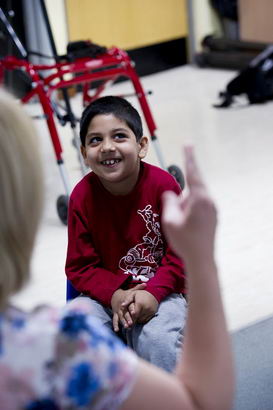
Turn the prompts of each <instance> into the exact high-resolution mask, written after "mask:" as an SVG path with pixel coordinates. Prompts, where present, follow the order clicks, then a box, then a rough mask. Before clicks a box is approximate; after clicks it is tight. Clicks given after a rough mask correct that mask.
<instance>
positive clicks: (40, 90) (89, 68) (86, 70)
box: [0, 1, 184, 224]
mask: <svg viewBox="0 0 273 410" xmlns="http://www.w3.org/2000/svg"><path fill="white" fill-rule="evenodd" d="M41 6H42V10H43V13H44V17H45V21H46V25H47V29H48V33H49V37H50V41H51V45H52V50H53V54H54V57H53V59H55V61H56V62H55V63H54V64H32V63H30V62H29V61H28V59H27V57H28V56H29V55H30V54H36V55H40V56H43V55H41V54H40V53H37V52H27V50H26V49H25V48H24V46H23V45H22V43H21V42H20V40H19V38H18V36H17V35H16V33H15V32H14V30H13V28H12V26H11V25H10V23H9V21H8V20H7V18H6V16H5V14H4V12H3V11H2V9H1V8H0V21H2V23H3V24H4V26H5V29H6V31H7V32H8V34H9V36H10V38H11V39H12V41H13V42H14V44H15V45H16V47H17V49H18V50H19V52H20V54H21V56H22V58H17V57H14V56H6V57H4V58H2V59H1V60H0V83H3V82H4V72H5V70H18V69H19V70H22V71H23V72H24V73H25V74H26V75H27V76H28V77H29V79H30V81H31V87H32V88H31V90H30V91H29V92H27V93H26V95H25V96H24V97H23V98H21V101H22V103H27V102H29V101H30V100H31V99H32V98H33V97H35V96H36V97H38V99H39V102H40V104H41V106H42V109H43V112H44V118H45V119H46V122H47V126H48V130H49V134H50V138H51V141H52V144H53V148H54V152H55V157H56V162H57V166H58V168H59V171H60V176H61V179H62V182H63V185H64V190H65V195H61V196H59V197H58V199H57V204H56V205H57V213H58V215H59V218H60V219H61V221H62V222H63V223H64V224H66V223H67V208H68V198H69V195H70V192H71V188H70V184H69V178H68V174H67V171H66V168H65V164H64V161H63V158H62V152H63V150H62V146H61V143H60V139H59V135H58V131H57V127H56V123H55V117H56V118H57V119H58V120H59V122H60V123H61V125H65V124H66V123H67V122H70V125H71V129H72V131H73V133H74V138H73V141H74V142H75V143H76V147H77V149H78V150H79V152H80V141H79V137H78V135H77V133H76V130H75V128H76V122H77V120H76V118H75V116H74V114H73V112H72V109H71V105H70V101H69V98H68V94H67V87H70V86H73V85H78V84H80V85H82V87H83V92H82V95H83V105H86V104H88V103H89V102H91V101H93V100H95V99H96V98H98V97H99V96H100V94H101V93H102V92H103V91H104V89H105V88H106V86H108V85H110V84H112V83H113V82H114V81H116V80H117V79H118V78H119V77H121V76H122V77H126V78H128V79H129V80H130V81H131V82H132V84H133V87H134V90H135V95H136V97H137V98H138V100H139V103H140V106H141V109H142V111H143V115H144V118H145V121H146V123H147V127H148V130H149V133H150V138H151V141H152V142H153V145H154V148H155V151H156V154H157V157H158V160H159V164H160V166H161V167H162V168H163V169H166V170H168V172H169V173H171V174H172V175H173V176H174V177H175V178H176V179H177V181H178V183H179V184H180V185H181V187H182V188H183V187H184V178H183V174H182V172H181V170H180V169H179V168H178V167H177V166H176V165H171V166H169V167H166V165H165V162H164V159H163V156H162V154H161V151H160V147H159V143H158V140H157V137H156V135H155V130H156V125H155V122H154V119H153V115H152V113H151V110H150V107H149V105H148V101H147V99H146V95H145V92H144V90H143V87H142V85H141V82H140V80H139V77H138V75H137V73H136V70H135V68H134V63H133V61H131V59H130V57H129V56H128V54H127V53H126V52H125V51H124V50H121V49H119V48H117V47H112V48H110V49H107V50H106V51H105V52H104V53H102V54H100V55H98V56H97V57H96V58H90V57H84V58H79V59H76V60H74V61H69V57H68V56H67V55H65V56H58V55H57V52H56V47H55V44H54V39H53V36H52V32H51V29H50V25H49V20H48V16H47V13H46V8H45V5H44V2H43V1H41ZM44 57H48V56H44ZM51 58H52V57H51ZM48 70H50V74H48V73H47V71H48ZM71 73H72V74H76V75H75V76H73V77H72V78H70V79H66V78H65V75H66V74H71ZM98 80H99V86H97V87H96V88H95V89H94V90H93V95H91V94H90V86H91V85H92V84H93V85H94V82H97V81H98ZM58 89H61V90H62V92H63V96H64V101H65V105H66V108H65V110H66V114H65V115H61V113H60V111H59V108H58V105H57V104H56V102H55V101H54V100H53V97H52V93H53V92H54V91H55V90H58ZM79 158H80V159H81V155H79ZM81 168H82V172H83V173H84V164H83V162H81Z"/></svg>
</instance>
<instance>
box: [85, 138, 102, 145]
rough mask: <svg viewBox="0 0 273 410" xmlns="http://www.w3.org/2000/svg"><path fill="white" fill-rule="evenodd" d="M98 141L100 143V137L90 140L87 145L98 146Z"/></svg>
mask: <svg viewBox="0 0 273 410" xmlns="http://www.w3.org/2000/svg"><path fill="white" fill-rule="evenodd" d="M100 141H101V137H93V138H90V140H89V142H88V144H89V145H96V144H98V143H99V142H100Z"/></svg>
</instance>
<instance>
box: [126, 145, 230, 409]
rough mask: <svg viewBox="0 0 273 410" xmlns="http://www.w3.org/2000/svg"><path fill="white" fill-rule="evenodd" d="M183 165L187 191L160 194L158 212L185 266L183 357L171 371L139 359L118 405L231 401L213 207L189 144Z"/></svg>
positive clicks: (209, 405) (217, 405)
mask: <svg viewBox="0 0 273 410" xmlns="http://www.w3.org/2000/svg"><path fill="white" fill-rule="evenodd" d="M186 169H187V182H188V186H189V191H190V192H189V195H188V197H187V198H185V199H182V198H181V197H176V196H175V195H174V194H172V193H168V194H165V196H164V202H165V207H164V212H163V225H164V228H165V232H166V235H167V237H168V239H169V241H170V244H171V246H172V247H173V249H174V250H175V251H176V252H177V254H178V255H181V256H182V252H183V257H184V260H185V264H186V267H187V272H188V289H189V311H188V319H187V327H186V336H185V344H184V352H183V360H182V361H181V362H179V363H178V364H177V369H176V373H175V375H173V376H169V375H167V374H166V373H164V372H163V371H160V370H159V369H155V368H154V367H153V366H151V365H148V364H146V363H144V362H141V364H140V368H139V373H138V376H137V382H136V384H135V386H134V388H133V391H132V393H131V395H130V396H129V398H128V399H127V401H126V402H125V403H124V405H123V407H122V409H123V410H127V409H130V410H134V409H139V408H141V409H142V410H146V409H150V408H157V409H158V410H161V409H162V410H163V409H166V408H171V409H183V408H184V409H199V410H200V409H204V410H205V409H206V410H219V409H221V410H225V409H230V408H231V406H232V398H233V391H234V375H233V366H232V354H231V348H230V341H229V337H228V332H227V328H226V322H225V317H224V311H223V305H222V301H221V295H220V290H219V282H218V278H217V268H216V264H215V261H214V236H215V227H216V210H215V207H214V204H213V203H212V201H211V199H210V198H209V196H208V194H207V191H206V188H205V186H204V184H203V182H202V180H201V177H200V174H199V171H198V169H197V167H196V165H195V162H194V158H193V154H192V151H191V150H190V149H189V148H188V149H187V150H186Z"/></svg>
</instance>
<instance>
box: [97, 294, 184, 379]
mask: <svg viewBox="0 0 273 410" xmlns="http://www.w3.org/2000/svg"><path fill="white" fill-rule="evenodd" d="M91 300H92V305H93V309H94V316H96V317H97V318H98V319H99V320H100V321H101V322H102V323H103V324H104V325H105V326H107V327H108V328H109V329H110V330H112V331H113V326H112V317H113V313H112V310H111V309H110V308H106V307H104V306H102V305H101V304H100V303H99V302H97V301H96V300H93V299H91ZM186 314H187V302H186V300H185V298H184V297H183V296H182V295H180V294H178V293H173V294H171V295H169V296H168V297H167V298H166V299H164V300H163V301H162V302H161V303H160V304H159V307H158V311H157V313H156V314H155V316H154V317H153V318H152V319H151V320H150V321H149V322H148V323H145V324H135V325H134V326H133V327H132V328H131V329H125V328H123V329H122V331H121V334H120V336H121V338H122V339H123V341H124V342H125V343H126V344H127V345H128V346H129V347H131V348H132V349H133V350H134V351H135V352H136V353H137V355H138V356H140V357H141V358H143V359H145V360H147V361H148V362H150V363H153V364H154V365H155V366H158V367H161V368H163V369H165V370H167V371H169V372H171V371H172V370H173V369H174V367H175V364H176V361H177V358H178V355H179V353H180V351H181V347H182V345H183V339H184V327H185V322H186Z"/></svg>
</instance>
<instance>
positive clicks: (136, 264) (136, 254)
mask: <svg viewBox="0 0 273 410" xmlns="http://www.w3.org/2000/svg"><path fill="white" fill-rule="evenodd" d="M137 213H138V214H139V215H140V216H141V217H142V218H143V220H144V222H145V224H146V228H147V232H146V233H145V235H144V236H143V237H142V241H143V242H141V243H138V244H137V245H135V246H134V247H133V248H131V249H129V251H128V252H127V254H126V256H123V257H122V258H121V259H120V261H119V268H120V269H122V270H123V271H124V273H125V274H127V275H132V277H133V281H137V282H138V281H141V282H147V281H148V280H149V279H150V278H152V277H153V276H154V274H155V272H156V270H157V268H158V266H159V264H160V262H161V259H162V257H163V241H162V239H161V231H160V223H159V215H158V214H156V213H154V212H153V210H152V206H151V205H146V207H145V208H144V209H142V210H138V211H137Z"/></svg>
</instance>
